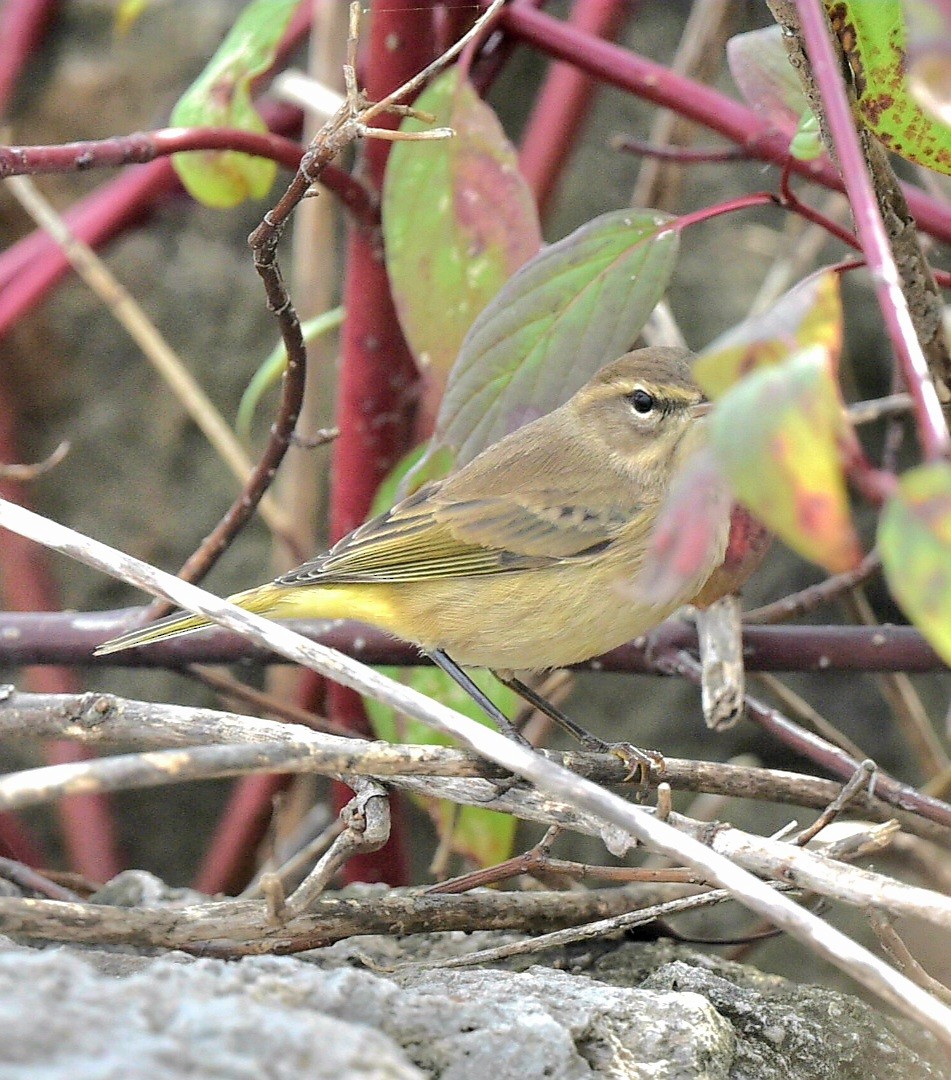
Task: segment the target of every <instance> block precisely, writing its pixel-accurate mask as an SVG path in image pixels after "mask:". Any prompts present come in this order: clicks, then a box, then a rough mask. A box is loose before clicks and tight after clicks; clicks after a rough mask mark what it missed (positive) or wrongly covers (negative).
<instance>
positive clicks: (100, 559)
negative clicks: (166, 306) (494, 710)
mask: <svg viewBox="0 0 951 1080" xmlns="http://www.w3.org/2000/svg"><path fill="white" fill-rule="evenodd" d="M0 526H2V527H3V528H8V529H10V530H11V531H13V532H16V533H18V534H19V535H22V536H25V537H27V538H28V539H32V540H34V541H36V542H37V543H42V544H43V545H45V546H46V547H51V548H53V549H55V550H57V551H60V552H62V553H63V554H66V555H68V556H70V557H72V558H76V559H79V560H80V561H82V562H84V563H86V565H89V566H92V567H93V568H94V569H99V570H102V571H104V572H105V573H108V574H111V575H113V576H117V577H120V578H122V579H123V580H125V581H127V582H130V583H132V584H135V585H137V586H138V587H139V588H144V589H145V590H146V591H148V592H151V593H153V594H155V595H158V596H161V597H162V598H163V599H165V600H169V601H170V602H171V603H173V604H176V605H177V606H178V607H182V608H185V609H186V610H188V611H192V612H194V613H196V614H199V615H204V616H205V617H206V618H209V619H211V620H212V621H214V622H217V623H220V624H221V625H223V626H227V627H228V628H229V629H232V630H234V631H235V632H237V633H241V634H244V635H245V636H247V637H249V638H250V639H251V640H253V641H255V642H256V643H258V644H260V645H263V646H264V647H265V648H270V649H273V650H274V651H275V652H278V653H280V654H281V655H283V656H286V657H287V658H288V659H290V660H295V661H297V662H299V663H303V664H305V665H307V666H308V667H310V668H312V669H313V670H315V671H317V672H319V673H320V674H322V675H325V676H327V677H328V678H331V679H333V680H335V681H337V682H340V683H342V684H343V685H345V686H349V687H350V688H351V689H354V690H357V691H359V692H360V693H364V694H368V695H369V696H370V697H373V698H375V699H376V700H378V701H381V702H383V703H384V704H386V705H389V706H391V707H393V708H396V709H398V710H400V711H402V712H404V713H406V714H407V715H409V716H412V717H413V718H414V719H417V720H422V721H423V722H424V723H426V724H429V725H430V726H432V727H435V728H436V729H438V730H440V731H444V732H447V733H449V734H451V735H453V736H455V737H456V738H459V739H461V740H462V741H463V743H465V744H466V745H467V746H469V747H470V748H471V749H473V750H475V751H476V752H477V753H480V754H482V755H484V756H485V757H488V758H490V759H491V760H492V761H495V762H496V764H499V765H501V766H502V767H503V768H506V769H508V770H509V771H511V772H514V773H517V774H519V775H521V776H522V777H524V778H525V779H527V780H530V781H531V782H532V783H533V784H535V786H536V787H537V788H538V789H539V790H540V791H542V792H543V793H545V794H546V795H548V796H553V797H555V798H556V799H558V800H561V801H562V802H564V803H567V804H568V806H571V807H573V808H576V809H577V810H580V811H581V812H582V813H584V814H588V815H592V816H594V817H596V818H599V819H601V820H602V821H604V822H605V824H606V826H607V831H608V832H609V833H610V832H611V831H612V830H613V831H614V832H616V833H617V835H618V839H620V838H621V836H622V835H626V836H627V837H633V838H634V839H636V840H638V841H640V842H641V843H643V844H644V845H645V846H646V847H647V848H648V849H650V850H652V851H662V852H664V853H665V854H667V855H668V856H669V857H670V858H671V859H673V860H674V861H676V862H678V863H680V864H683V865H686V866H689V867H692V868H694V869H695V870H697V871H698V872H699V873H702V874H703V875H704V876H705V877H706V878H707V880H708V881H710V882H711V883H712V884H715V885H718V886H720V887H721V888H725V889H729V890H730V891H731V892H732V893H733V894H734V896H735V897H736V898H737V899H738V900H740V901H741V902H742V903H743V904H744V905H745V906H746V907H749V908H751V909H752V910H754V911H756V912H757V913H758V914H761V915H763V916H765V917H766V918H768V919H770V921H772V922H773V923H774V924H775V925H776V926H777V927H779V928H781V929H783V930H786V931H788V932H789V933H790V934H791V935H792V936H793V937H795V938H796V939H797V940H798V941H801V942H802V943H803V944H805V945H807V946H808V947H809V948H810V949H812V950H814V951H815V952H816V953H817V954H818V955H820V956H822V957H824V958H825V959H827V960H829V961H830V962H831V963H833V964H834V965H835V966H836V967H838V968H840V969H842V970H843V971H845V972H846V973H847V974H849V975H850V976H851V977H852V978H854V979H856V980H857V981H858V982H860V983H861V984H862V985H863V986H865V987H866V988H867V989H869V990H871V991H872V992H873V993H875V994H877V995H878V996H879V997H880V998H881V999H882V1000H883V1001H886V1002H887V1003H888V1004H890V1005H892V1006H894V1007H895V1008H896V1009H898V1010H899V1011H900V1012H902V1013H903V1014H904V1015H906V1016H908V1017H910V1018H911V1019H913V1020H915V1021H916V1022H917V1023H920V1024H923V1025H924V1026H925V1027H926V1028H927V1029H928V1030H929V1031H931V1032H933V1033H934V1034H935V1036H936V1037H937V1038H938V1039H939V1040H940V1041H941V1043H942V1045H943V1046H944V1047H945V1048H946V1049H947V1050H948V1051H949V1052H951V1008H949V1007H948V1006H946V1005H944V1004H943V1003H942V1002H939V1001H937V1000H935V998H934V997H933V996H932V995H931V994H928V993H927V992H926V991H924V990H922V989H921V987H919V986H918V985H917V984H916V983H914V982H912V981H911V980H910V979H908V978H907V977H906V976H904V975H902V974H901V973H900V972H897V971H895V970H894V969H893V968H892V967H890V966H889V965H888V964H886V963H884V962H883V961H882V960H881V959H880V958H879V957H877V956H875V955H874V954H872V953H871V952H869V950H868V949H865V948H864V947H863V946H861V945H859V944H858V943H857V942H855V941H853V940H852V939H851V938H849V937H848V936H847V935H846V934H844V933H842V932H841V931H839V930H837V929H835V927H832V926H828V925H826V924H825V923H824V922H822V920H821V919H819V918H817V917H816V916H815V915H813V914H812V913H811V912H807V911H804V910H802V909H801V908H799V907H797V905H796V904H795V903H793V902H792V901H791V900H789V899H788V898H787V897H785V896H781V895H779V894H777V893H776V891H775V890H774V889H773V888H771V887H770V886H769V885H768V884H766V883H765V882H763V881H761V880H759V878H757V877H754V876H753V875H752V874H750V873H747V872H746V871H745V870H743V869H741V868H740V867H739V866H737V865H735V864H734V863H733V862H731V861H730V859H729V858H723V857H721V856H720V854H719V853H718V851H715V850H713V849H711V848H707V847H706V846H705V845H704V844H703V843H702V842H701V840H700V839H698V838H696V837H692V836H687V835H685V834H684V833H682V832H680V831H679V830H678V829H677V828H674V827H673V825H672V824H671V823H668V822H664V821H658V820H656V819H655V818H653V817H652V816H651V815H650V814H648V813H647V812H646V811H645V810H644V808H643V807H638V806H634V805H632V804H630V803H628V802H625V801H624V800H623V799H620V798H618V797H617V796H616V795H614V794H612V793H611V792H609V791H607V790H605V789H604V788H600V787H598V786H597V785H596V784H593V783H591V782H590V781H588V780H585V779H583V778H582V777H579V776H576V775H575V774H573V773H571V772H569V771H568V770H567V769H565V768H563V767H561V766H559V765H556V764H555V763H554V762H552V761H549V760H546V758H544V757H543V756H542V755H540V754H536V753H535V752H534V751H532V750H530V749H527V748H526V747H524V746H522V745H520V744H516V743H514V742H512V741H511V740H509V739H507V738H506V737H505V736H503V735H500V734H499V733H498V732H496V731H491V730H490V729H489V728H487V727H484V726H483V725H481V724H478V723H476V722H475V721H474V720H470V719H468V717H465V716H462V715H461V714H459V713H456V712H454V711H453V710H452V709H449V708H447V707H446V706H444V705H441V704H440V703H438V702H435V701H432V700H430V699H429V698H427V697H425V696H424V695H423V694H420V693H418V692H417V691H415V690H414V689H413V688H412V687H408V686H403V685H401V684H400V683H396V682H394V681H393V680H392V679H388V678H387V677H386V676H385V675H382V674H380V673H379V672H377V671H374V670H373V669H372V668H367V667H366V666H365V665H363V664H361V663H359V662H358V661H355V660H352V659H351V658H350V657H348V656H344V655H343V654H342V653H338V652H336V651H334V650H332V649H328V648H326V647H323V646H320V645H317V644H316V643H315V642H311V641H308V640H307V639H306V638H303V637H301V636H300V635H299V634H295V633H294V632H293V631H291V630H288V629H287V627H284V626H280V625H278V624H276V623H273V622H269V621H268V620H267V619H263V618H261V617H260V616H258V615H253V614H252V613H251V612H247V611H244V610H242V609H241V608H238V607H236V606H235V605H233V604H229V603H228V602H227V601H223V600H220V599H218V598H217V597H215V596H212V595H211V594H210V593H207V592H205V591H204V590H203V589H199V588H198V587H197V586H194V585H190V584H188V583H187V582H184V581H182V580H180V579H178V578H174V577H172V576H171V575H169V574H165V573H163V572H162V571H160V570H158V569H156V568H155V567H152V566H149V565H148V564H147V563H143V562H141V561H140V560H138V559H133V558H132V557H131V556H129V555H125V554H123V553H122V552H119V551H116V550H115V549H113V548H110V547H108V546H107V545H105V544H102V543H100V542H98V541H94V540H92V539H90V538H89V537H85V536H83V535H82V534H81V533H77V532H75V531H74V530H72V529H68V528H66V527H65V526H63V525H59V524H57V523H55V522H52V521H49V520H48V519H46V518H43V517H41V516H40V515H39V514H34V513H32V512H31V511H29V510H26V509H24V508H23V507H22V506H16V505H15V504H13V503H10V502H7V501H6V500H0ZM673 820H674V819H673V818H672V821H673ZM704 827H705V828H708V826H704ZM721 835H722V834H718V835H717V837H715V838H714V839H715V841H717V840H719V838H720V836H721ZM787 846H788V845H787ZM737 850H742V849H740V848H737ZM797 854H798V855H799V856H800V857H802V856H804V855H806V854H808V853H806V852H802V851H800V852H797ZM778 869H781V866H780V867H778ZM809 887H812V886H811V885H810V886H809Z"/></svg>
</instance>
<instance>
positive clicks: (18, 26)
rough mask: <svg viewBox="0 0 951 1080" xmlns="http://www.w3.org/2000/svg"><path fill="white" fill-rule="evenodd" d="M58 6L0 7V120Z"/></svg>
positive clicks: (13, 0) (18, 2)
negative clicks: (18, 80)
mask: <svg viewBox="0 0 951 1080" xmlns="http://www.w3.org/2000/svg"><path fill="white" fill-rule="evenodd" d="M58 7H59V4H58V3H57V2H56V0H6V3H5V4H3V5H2V7H0V43H2V47H0V117H2V116H6V114H7V111H8V106H9V104H10V98H11V97H12V96H13V90H14V88H15V86H16V83H17V79H19V77H20V73H21V72H22V71H23V68H24V66H25V65H26V62H27V60H29V58H30V56H32V54H33V51H34V49H36V47H37V46H38V45H39V43H40V41H41V40H42V38H43V34H44V32H45V30H46V27H47V25H48V24H49V22H50V20H51V19H52V18H53V16H54V14H55V13H56V9H57V8H58Z"/></svg>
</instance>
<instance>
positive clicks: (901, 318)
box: [797, 0, 951, 461]
mask: <svg viewBox="0 0 951 1080" xmlns="http://www.w3.org/2000/svg"><path fill="white" fill-rule="evenodd" d="M797 7H798V10H799V18H800V22H801V25H802V34H803V39H804V42H805V45H806V51H807V53H808V55H809V62H810V64H811V65H812V71H813V74H814V75H815V79H816V83H817V85H818V87H819V90H820V92H821V94H822V103H823V106H824V108H825V112H826V120H827V122H828V124H829V131H830V133H831V135H832V138H833V140H834V142H835V149H836V153H837V154H838V157H839V161H840V162H841V165H842V176H843V179H844V181H845V190H846V192H847V194H848V196H849V203H850V204H851V207H852V214H853V216H854V218H855V227H856V231H857V232H858V237H859V241H860V243H861V245H862V252H863V254H864V255H865V261H866V262H867V263H868V266H869V270H870V271H871V274H872V284H873V286H874V288H875V295H876V296H877V297H878V303H879V307H880V308H881V309H882V315H883V317H884V319H885V326H886V329H887V330H888V336H889V338H890V339H891V342H892V346H893V347H894V349H895V353H896V355H897V357H898V361H899V363H900V365H901V369H902V374H903V375H904V378H905V383H906V385H907V387H908V391H909V393H910V394H911V396H912V398H913V399H914V403H915V416H916V418H917V421H918V423H917V429H918V437H919V440H920V442H921V446H922V450H923V452H924V455H925V457H926V458H927V459H928V460H932V461H933V460H935V459H937V458H941V457H944V456H946V455H947V454H948V452H949V450H951V435H949V433H948V426H947V424H946V423H945V420H944V414H943V413H942V411H941V402H940V400H939V398H938V393H937V390H936V389H935V385H934V382H933V381H932V379H931V375H930V374H929V372H928V363H927V360H926V359H925V354H924V352H923V350H922V348H921V343H920V342H919V341H918V335H917V334H916V333H915V327H914V324H913V322H912V319H911V313H910V312H909V310H908V302H907V300H906V299H905V294H904V292H903V291H902V287H901V277H900V276H899V273H898V267H897V266H896V265H895V259H894V256H893V254H892V249H891V245H890V244H889V242H888V234H887V232H886V231H885V223H884V222H883V221H882V217H881V214H880V212H879V208H878V200H877V199H876V197H875V189H874V186H873V184H872V179H871V177H870V176H869V174H868V169H867V167H866V164H865V156H864V155H863V153H862V147H861V145H860V143H859V137H858V132H857V131H856V129H855V121H854V119H853V117H852V112H851V109H850V108H849V100H848V95H847V93H846V89H845V85H844V83H843V81H842V74H841V71H840V70H839V62H838V59H837V57H836V54H835V49H834V48H833V45H832V39H831V37H830V28H829V21H828V19H827V17H826V14H825V11H824V10H823V8H822V6H821V4H820V3H819V0H801V2H800V3H799V4H798V5H797Z"/></svg>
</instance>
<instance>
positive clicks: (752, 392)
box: [710, 345, 862, 573]
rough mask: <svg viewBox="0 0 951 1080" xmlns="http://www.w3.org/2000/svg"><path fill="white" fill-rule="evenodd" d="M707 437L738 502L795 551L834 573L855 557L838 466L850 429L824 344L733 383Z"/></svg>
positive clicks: (856, 543)
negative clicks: (842, 447)
mask: <svg viewBox="0 0 951 1080" xmlns="http://www.w3.org/2000/svg"><path fill="white" fill-rule="evenodd" d="M710 438H711V443H712V445H713V449H714V452H715V454H716V456H717V459H718V461H719V463H720V466H721V467H722V469H723V472H724V474H725V475H726V477H727V479H728V480H729V481H730V484H731V485H732V487H733V490H734V492H735V493H736V496H737V498H738V499H739V501H740V502H742V503H743V504H744V505H745V506H746V507H748V508H749V509H750V510H751V511H752V512H753V514H755V515H756V517H758V518H759V519H760V521H762V522H763V524H764V525H766V526H767V527H768V528H770V529H771V530H772V531H773V532H775V533H776V534H777V535H778V536H780V537H781V538H782V539H783V540H785V541H786V543H787V544H788V545H789V546H790V547H791V548H792V549H793V550H794V551H797V552H798V553H799V554H800V555H802V556H803V557H804V558H806V559H810V560H811V561H812V562H815V563H818V564H819V565H820V566H824V567H825V568H826V569H827V570H829V571H830V572H832V573H840V572H842V571H844V570H849V569H851V568H853V567H854V566H855V565H856V564H857V563H858V562H859V560H860V559H861V557H862V551H861V547H860V545H859V541H858V537H857V536H856V533H855V529H854V526H853V525H852V519H851V516H850V513H849V503H848V497H847V494H846V489H845V479H844V477H843V474H842V469H841V466H840V463H839V456H840V447H841V446H842V445H843V444H845V443H847V442H848V441H849V440H850V439H852V438H854V433H853V432H852V429H851V428H850V427H849V426H848V423H847V420H846V417H845V413H844V411H843V409H842V403H841V398H840V395H839V388H838V383H837V382H836V379H835V376H834V375H833V373H832V368H831V364H830V362H829V357H828V354H827V353H826V350H825V349H823V348H822V347H821V346H816V345H814V346H812V347H811V348H808V349H804V350H802V351H801V352H798V353H796V354H794V355H793V356H791V357H790V358H789V359H788V360H785V361H784V362H783V363H781V364H778V365H776V366H774V367H764V368H761V369H760V370H758V371H755V372H753V374H751V375H748V376H747V377H746V378H745V379H743V380H742V381H741V382H738V383H737V384H736V385H735V386H733V387H732V389H730V390H729V391H728V392H727V393H726V394H725V395H724V396H723V397H722V398H721V399H720V400H719V401H718V402H717V405H716V408H715V409H714V410H713V413H712V414H711V416H710Z"/></svg>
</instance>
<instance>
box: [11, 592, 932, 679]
mask: <svg viewBox="0 0 951 1080" xmlns="http://www.w3.org/2000/svg"><path fill="white" fill-rule="evenodd" d="M777 603H778V601H777ZM143 611H144V609H143V608H124V609H122V610H119V611H95V612H92V611H82V612H70V611H56V612H36V611H30V612H12V611H4V612H2V613H0V666H2V667H14V666H22V665H25V664H56V663H73V662H82V663H84V664H90V663H91V664H95V665H97V666H99V665H110V666H115V665H117V664H121V665H122V666H123V667H143V668H172V669H175V668H180V667H184V666H185V665H187V664H237V663H242V664H249V663H250V664H280V663H286V661H284V660H282V658H281V657H279V656H276V655H274V654H273V653H269V652H267V651H266V650H264V649H258V648H256V647H254V646H252V645H251V644H250V643H249V642H248V641H247V640H246V639H245V638H242V637H240V636H239V635H238V634H232V633H229V632H228V631H226V630H222V629H221V628H218V629H215V630H209V631H207V632H206V633H205V634H203V635H202V636H201V637H200V638H197V637H195V638H192V637H184V638H178V639H176V640H173V641H161V642H156V643H155V644H154V645H150V646H149V648H148V649H137V650H131V651H129V652H126V653H120V654H118V655H116V656H109V657H101V658H90V653H91V652H92V650H93V649H94V648H95V647H96V645H99V644H100V643H101V642H102V641H103V640H104V639H106V638H108V637H110V636H114V635H115V633H116V632H117V631H118V630H119V629H121V628H122V627H125V626H129V625H130V624H131V623H132V622H133V621H134V620H135V619H136V618H141V616H142V613H143ZM295 629H297V630H298V631H299V632H300V633H302V634H304V635H305V636H306V637H309V638H311V639H313V640H314V641H320V642H322V643H323V644H324V645H329V646H330V647H331V648H333V649H339V650H340V651H341V652H344V653H346V654H347V655H348V656H353V657H355V658H356V659H357V660H361V661H362V662H363V663H364V664H383V665H388V666H393V667H411V666H413V665H416V664H421V663H422V664H424V663H428V661H427V660H425V659H424V658H422V657H420V654H419V649H418V648H417V647H416V646H415V645H411V644H409V643H408V642H404V641H398V640H397V639H396V638H394V637H392V636H391V635H390V634H387V633H386V632H385V631H383V630H375V629H373V628H372V627H368V626H364V625H363V624H362V623H351V622H342V623H339V624H334V625H333V626H331V627H330V628H329V629H328V624H327V623H326V622H319V621H307V620H303V621H300V622H298V623H297V624H296V626H295ZM658 642H664V643H665V644H668V645H670V647H671V648H677V649H685V648H686V649H694V648H696V643H697V635H696V632H695V630H694V629H693V627H692V626H691V625H690V624H689V623H686V622H684V621H683V620H682V619H671V620H669V621H668V622H666V623H662V624H661V625H660V626H659V627H658V628H657V629H656V630H654V631H652V632H651V635H650V640H647V639H644V640H639V641H637V642H630V643H628V644H627V645H622V646H620V647H619V648H617V649H613V650H612V651H611V652H609V653H606V654H605V655H604V656H599V657H594V658H592V659H591V660H589V661H587V662H585V663H584V664H579V665H578V667H579V669H581V670H585V671H605V672H625V673H629V674H630V673H638V674H644V673H645V672H651V671H653V670H654V668H653V666H652V663H651V655H652V651H653V650H654V649H655V648H656V647H657V643H658ZM743 655H744V660H745V662H746V666H747V668H748V669H749V670H750V671H866V672H871V671H908V672H914V673H917V674H924V673H926V672H930V671H946V670H947V665H946V664H945V663H944V662H943V661H942V660H941V659H940V658H939V657H938V655H937V654H936V653H935V651H934V649H932V647H931V646H930V645H929V644H928V643H927V642H926V641H925V640H924V638H923V637H922V636H921V634H920V633H919V632H918V631H917V630H915V629H914V628H913V627H911V626H891V625H888V626H876V627H865V626H839V625H828V626H827V625H808V626H807V625H802V626H759V625H755V626H754V625H750V626H747V627H745V628H744V648H743Z"/></svg>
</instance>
